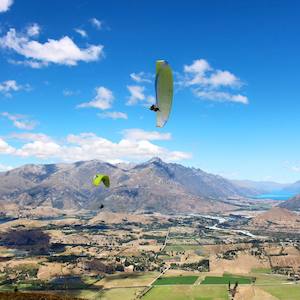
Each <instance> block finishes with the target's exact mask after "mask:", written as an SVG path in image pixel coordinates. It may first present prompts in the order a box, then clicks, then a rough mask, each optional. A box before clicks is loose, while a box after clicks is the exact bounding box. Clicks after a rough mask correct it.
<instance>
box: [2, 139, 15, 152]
mask: <svg viewBox="0 0 300 300" xmlns="http://www.w3.org/2000/svg"><path fill="white" fill-rule="evenodd" d="M14 152H15V149H14V148H13V147H11V146H10V145H8V144H7V143H6V141H4V140H3V139H2V138H0V154H12V153H14Z"/></svg>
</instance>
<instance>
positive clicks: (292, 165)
mask: <svg viewBox="0 0 300 300" xmlns="http://www.w3.org/2000/svg"><path fill="white" fill-rule="evenodd" d="M283 165H284V167H285V168H286V169H288V170H289V171H292V172H295V173H299V172H300V162H299V161H298V162H291V161H288V160H286V161H284V162H283Z"/></svg>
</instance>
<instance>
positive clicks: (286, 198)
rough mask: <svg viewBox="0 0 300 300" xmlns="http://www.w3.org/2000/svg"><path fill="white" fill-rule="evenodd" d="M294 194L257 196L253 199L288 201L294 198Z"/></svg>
mask: <svg viewBox="0 0 300 300" xmlns="http://www.w3.org/2000/svg"><path fill="white" fill-rule="evenodd" d="M294 196H295V194H261V195H258V196H254V197H252V198H254V199H271V200H282V201H284V200H288V199H290V198H291V197H294Z"/></svg>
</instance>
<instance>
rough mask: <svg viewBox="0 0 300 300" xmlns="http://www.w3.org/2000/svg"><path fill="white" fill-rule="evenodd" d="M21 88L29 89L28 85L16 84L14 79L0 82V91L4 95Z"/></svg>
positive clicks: (9, 94)
mask: <svg viewBox="0 0 300 300" xmlns="http://www.w3.org/2000/svg"><path fill="white" fill-rule="evenodd" d="M21 90H25V91H29V90H30V85H29V84H25V85H21V84H18V83H17V82H16V81H15V80H6V81H3V82H1V83H0V93H2V94H4V95H5V96H8V97H10V96H11V93H13V92H18V91H21Z"/></svg>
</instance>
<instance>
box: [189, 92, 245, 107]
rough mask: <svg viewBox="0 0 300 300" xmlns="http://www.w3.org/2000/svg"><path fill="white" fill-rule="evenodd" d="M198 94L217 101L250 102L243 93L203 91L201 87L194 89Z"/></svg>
mask: <svg viewBox="0 0 300 300" xmlns="http://www.w3.org/2000/svg"><path fill="white" fill-rule="evenodd" d="M194 93H195V95H196V96H198V97H200V98H203V99H207V100H213V101H217V102H226V101H229V102H237V103H242V104H248V98H247V97H246V96H243V95H241V94H230V93H226V92H218V91H203V90H201V89H198V90H194Z"/></svg>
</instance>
